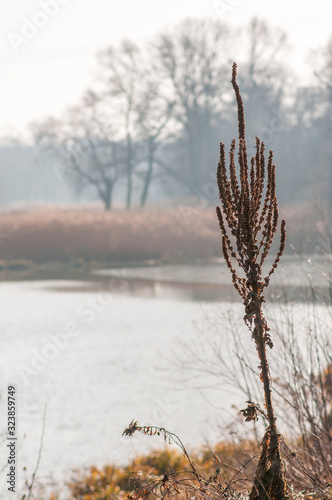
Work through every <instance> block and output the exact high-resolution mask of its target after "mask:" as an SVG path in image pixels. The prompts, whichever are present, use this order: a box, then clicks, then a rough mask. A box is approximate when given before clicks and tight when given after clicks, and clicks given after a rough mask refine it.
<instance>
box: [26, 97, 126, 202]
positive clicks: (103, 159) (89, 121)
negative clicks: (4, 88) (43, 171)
mask: <svg viewBox="0 0 332 500" xmlns="http://www.w3.org/2000/svg"><path fill="white" fill-rule="evenodd" d="M111 128H112V127H111V124H110V123H107V126H105V125H104V121H103V119H102V115H101V111H100V109H99V102H98V99H97V97H96V95H95V94H93V93H92V92H89V93H87V94H86V96H85V97H84V99H83V101H82V104H81V105H79V106H77V107H73V108H71V109H69V110H68V111H67V113H66V115H65V116H64V118H63V119H61V120H56V119H48V120H46V121H45V122H42V123H37V124H34V125H33V131H34V135H35V139H36V142H37V144H38V145H39V147H40V149H41V150H42V151H43V152H44V153H46V154H47V155H48V156H49V157H51V159H52V160H54V163H53V166H54V168H55V169H56V170H57V173H58V174H59V175H60V176H61V177H64V176H67V177H68V180H69V181H71V182H72V183H73V184H74V185H75V186H76V187H77V188H78V189H81V188H84V187H86V186H93V187H94V188H95V190H96V192H97V195H98V197H99V198H100V199H101V200H102V201H103V203H104V206H105V209H106V210H109V209H110V208H111V206H112V195H113V190H114V186H115V184H116V183H117V181H118V180H119V177H120V173H121V171H122V166H123V158H122V156H123V152H122V149H123V148H122V145H121V144H119V143H118V142H117V141H116V140H114V139H113V138H112V131H111Z"/></svg>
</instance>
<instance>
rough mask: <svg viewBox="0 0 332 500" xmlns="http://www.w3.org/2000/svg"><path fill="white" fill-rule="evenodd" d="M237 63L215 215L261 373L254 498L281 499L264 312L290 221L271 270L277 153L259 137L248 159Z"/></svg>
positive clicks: (281, 480) (282, 485) (281, 474)
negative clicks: (261, 429) (264, 424)
mask: <svg viewBox="0 0 332 500" xmlns="http://www.w3.org/2000/svg"><path fill="white" fill-rule="evenodd" d="M236 74H237V66H236V64H235V63H234V64H233V70H232V85H233V89H234V92H235V96H236V101H237V108H238V128H239V145H238V159H239V176H238V174H237V172H236V166H235V148H236V143H235V139H234V140H233V141H232V143H231V149H230V163H229V173H228V172H227V169H226V160H225V147H224V144H222V143H221V144H220V161H219V164H218V171H217V181H218V187H219V196H220V200H221V205H222V210H221V209H220V207H217V216H218V220H219V226H220V230H221V233H222V251H223V255H224V258H225V261H226V263H227V266H228V267H229V269H230V271H231V274H232V281H233V286H234V288H235V289H236V290H237V291H238V293H239V294H240V296H241V297H242V300H243V303H244V306H245V316H244V321H245V323H246V324H247V326H248V328H249V330H250V331H251V333H252V337H253V339H254V341H255V345H256V349H257V352H258V356H259V360H260V366H259V369H260V377H261V380H262V383H263V386H264V395H265V407H266V413H267V418H268V423H269V426H268V428H267V429H266V431H265V435H264V439H263V443H262V452H261V457H260V460H259V463H258V466H257V469H256V472H255V477H254V484H253V488H252V491H251V494H250V500H257V499H259V500H263V499H264V500H265V499H266V500H267V499H269V500H271V499H272V500H281V499H285V498H287V493H286V481H285V476H284V467H283V463H282V461H281V457H280V435H279V434H278V432H277V426H276V418H275V415H274V409H273V404H272V397H271V377H270V372H269V364H268V360H267V353H266V346H269V347H270V348H272V346H273V343H272V339H271V336H270V333H269V328H268V325H267V322H266V319H265V317H264V314H263V311H262V304H263V302H264V301H265V299H264V294H263V292H264V289H265V288H267V287H268V285H269V281H270V277H271V275H272V273H273V272H274V271H275V269H276V267H277V265H278V263H279V261H280V258H281V256H282V254H283V251H284V248H285V242H286V224H285V221H284V220H283V221H282V222H281V237H280V245H279V251H278V253H277V256H276V258H275V260H274V263H273V264H272V266H271V268H270V271H269V272H268V273H267V275H266V276H265V277H264V276H263V263H264V261H265V259H266V257H267V256H268V253H269V251H270V248H271V244H272V240H273V238H274V235H275V233H276V231H277V228H278V215H279V212H278V201H277V196H276V177H275V170H276V167H275V165H274V163H273V152H272V151H270V152H269V156H268V160H267V167H266V165H265V147H264V143H263V142H261V141H260V139H259V138H258V137H256V153H255V156H253V157H252V158H251V160H250V165H249V161H248V156H247V146H246V139H245V120H244V107H243V101H242V98H241V94H240V89H239V86H238V84H237V81H236Z"/></svg>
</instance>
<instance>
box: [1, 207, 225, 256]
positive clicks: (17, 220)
mask: <svg viewBox="0 0 332 500" xmlns="http://www.w3.org/2000/svg"><path fill="white" fill-rule="evenodd" d="M193 217H195V224H193V223H192V218H193ZM0 228H1V233H2V235H4V234H5V235H6V236H2V239H1V245H0V256H1V259H3V260H13V259H27V260H31V261H33V262H35V263H42V262H50V261H60V262H67V261H69V260H70V259H73V258H75V259H83V260H85V261H91V260H97V261H101V262H114V261H137V260H149V259H158V260H159V259H164V260H174V259H179V258H188V259H190V258H200V257H201V258H206V257H211V256H217V255H219V253H220V250H219V242H218V237H217V236H218V226H217V224H216V221H215V214H214V210H213V209H206V210H194V209H192V211H190V210H189V209H188V210H187V209H185V210H184V209H181V208H178V209H156V210H154V209H149V210H136V211H125V210H123V211H114V212H105V211H102V210H96V209H95V210H93V209H78V208H54V207H52V208H44V209H39V210H36V211H32V212H8V213H2V214H1V215H0Z"/></svg>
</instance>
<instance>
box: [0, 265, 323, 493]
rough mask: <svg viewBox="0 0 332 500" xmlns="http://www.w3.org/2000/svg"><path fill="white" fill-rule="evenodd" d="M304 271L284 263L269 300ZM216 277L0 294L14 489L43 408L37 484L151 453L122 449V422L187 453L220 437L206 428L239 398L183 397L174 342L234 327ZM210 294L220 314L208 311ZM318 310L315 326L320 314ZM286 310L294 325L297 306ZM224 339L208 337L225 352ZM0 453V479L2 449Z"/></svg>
mask: <svg viewBox="0 0 332 500" xmlns="http://www.w3.org/2000/svg"><path fill="white" fill-rule="evenodd" d="M308 265H309V267H310V264H308V263H307V264H304V263H303V262H301V263H300V264H299V263H294V261H292V262H290V261H288V262H285V265H284V267H283V268H281V269H280V273H279V276H278V279H279V281H277V278H276V281H275V287H276V289H278V290H279V292H280V289H281V288H280V287H281V283H282V284H283V285H284V286H286V287H287V286H289V287H291V286H293V285H296V287H297V289H298V290H299V289H302V288H303V286H304V285H305V279H304V270H305V272H306V273H307V271H308V269H306V267H305V266H308ZM296 266H297V267H296ZM329 266H330V263H329V262H327V263H326V262H324V263H323V264H322V262H320V263H319V269H320V271H319V273H318V272H317V271H316V272H312V281H314V284H315V285H317V280H318V285H319V286H322V284H323V282H324V279H326V276H327V275H328V273H329V269H330V268H329ZM322 269H323V270H324V272H325V277H323V278H322V277H321V270H322ZM278 272H279V271H278ZM291 273H293V275H294V276H295V275H296V276H297V279H298V281H296V282H295V281H294V277H293V278H292V277H291ZM224 276H226V273H225V268H224V266H223V265H222V264H220V265H214V266H208V267H207V266H196V267H192V266H189V267H188V266H181V267H180V266H176V267H175V266H171V267H168V268H167V267H166V268H165V267H164V268H152V267H148V268H136V269H124V270H114V271H113V272H112V273H110V272H109V271H108V272H105V273H99V274H98V276H96V277H95V279H93V280H91V281H77V282H75V281H43V282H41V281H39V282H16V283H13V282H12V283H1V284H0V303H1V306H2V307H1V320H0V321H1V340H2V342H1V366H0V380H1V387H0V390H1V393H2V398H1V400H0V406H1V413H0V414H1V423H0V430H1V435H2V436H3V435H4V432H5V425H6V397H7V395H6V387H7V386H8V385H9V384H11V385H15V387H16V389H17V411H18V436H19V441H18V442H19V451H18V461H19V466H18V468H19V484H20V485H21V486H22V483H23V482H24V479H25V475H24V474H25V473H24V472H23V467H26V469H27V470H26V474H27V477H28V479H30V477H31V475H32V472H33V470H34V467H35V465H36V461H37V457H38V450H39V447H40V442H41V434H42V428H43V414H44V409H45V407H46V417H45V432H44V440H43V448H42V454H41V460H40V466H39V470H38V479H39V480H40V481H42V482H44V483H45V484H50V482H51V481H52V478H53V479H54V478H55V479H59V478H61V479H63V478H66V479H69V478H70V475H71V470H72V469H73V468H75V467H76V468H78V467H84V466H89V465H92V464H93V465H102V464H105V463H107V462H115V463H118V464H125V463H126V462H128V461H129V460H130V459H131V458H132V457H133V456H134V455H135V453H136V452H142V451H145V450H147V449H148V448H149V446H150V445H151V444H153V445H155V446H158V445H159V446H162V442H161V441H160V442H159V441H158V440H156V439H153V440H151V438H145V437H142V438H135V439H133V440H130V439H128V438H123V437H122V436H121V434H122V432H123V430H124V428H125V427H126V426H127V425H128V424H129V422H130V421H131V420H132V419H133V418H135V419H137V420H138V421H139V422H140V423H142V424H154V425H158V426H165V427H166V428H167V429H169V430H170V431H172V432H175V433H177V434H178V435H179V436H180V437H181V439H182V440H183V441H184V443H185V444H186V445H187V446H188V447H189V448H191V447H195V446H198V445H199V444H201V443H203V442H205V441H210V442H214V441H217V440H218V438H220V431H219V430H218V428H217V427H216V425H215V422H216V421H218V419H220V417H221V416H223V415H227V414H231V413H232V412H235V413H236V410H232V408H231V407H232V405H234V404H235V405H237V406H238V408H239V407H240V406H239V405H242V404H243V395H240V394H239V393H237V392H236V391H234V390H232V389H230V388H225V390H224V391H223V393H222V394H218V396H216V394H215V392H214V391H212V389H211V390H210V391H209V390H208V391H205V392H204V393H202V392H201V390H199V389H194V387H195V386H197V383H196V382H197V381H188V380H187V381H183V377H182V374H181V369H180V368H179V367H180V366H181V363H182V356H184V352H183V350H182V348H181V347H180V345H179V342H183V343H185V344H187V345H189V346H190V345H194V344H195V342H196V339H197V331H198V330H204V329H206V328H209V321H210V319H212V320H213V318H216V317H219V318H220V317H221V318H223V317H224V318H225V320H224V323H225V325H226V323H227V317H228V316H227V315H228V311H229V310H230V309H232V311H233V314H234V317H235V321H236V322H237V324H241V318H242V316H243V311H242V306H241V304H240V303H238V302H236V303H234V302H232V301H231V300H230V293H231V292H230V289H229V287H228V285H227V284H226V278H225V279H224V278H223V277H224ZM276 276H277V275H276ZM282 277H283V278H282ZM228 279H229V277H228ZM280 280H281V281H280ZM287 280H288V281H287ZM223 286H225V287H226V288H224V289H223V288H222V287H223ZM218 287H221V289H223V296H222V299H223V301H222V302H221V303H220V302H216V298H218ZM278 287H279V288H278ZM219 291H220V290H219ZM227 298H228V300H227ZM270 307H272V308H274V307H277V306H270ZM318 307H320V308H321V314H322V315H324V314H325V313H324V311H326V309H327V308H326V306H324V305H320V306H318ZM296 308H297V309H296V310H297V314H302V313H301V311H304V312H303V314H304V315H305V314H306V313H305V307H302V304H301V302H299V300H298V297H297V305H296ZM225 332H226V330H225ZM225 332H224V330H223V328H221V329H220V338H221V340H222V341H224V342H225V343H226V338H227V336H226V333H225ZM249 337H250V336H248V337H247V341H248V344H250V338H249ZM223 339H224V340H223ZM225 348H226V347H225ZM183 359H184V358H183ZM180 379H181V380H180ZM198 385H200V384H198ZM201 385H204V377H203V376H202V384H201ZM209 401H210V402H212V404H210V402H209ZM0 449H1V450H2V451H1V464H0V469H1V468H2V464H5V461H6V454H7V451H6V447H5V443H4V442H2V445H1V448H0ZM5 472H6V471H4V470H2V472H1V474H2V476H1V484H2V485H4V473H5ZM0 493H1V490H0ZM0 498H5V499H6V498H7V497H6V491H5V490H3V492H2V497H0ZM18 498H19V496H18Z"/></svg>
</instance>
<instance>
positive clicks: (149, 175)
mask: <svg viewBox="0 0 332 500" xmlns="http://www.w3.org/2000/svg"><path fill="white" fill-rule="evenodd" d="M153 156H154V147H153V143H152V141H149V160H148V171H147V174H146V177H145V182H144V186H143V191H142V195H141V207H144V206H145V203H146V200H147V197H148V192H149V187H150V183H151V179H152V171H153V160H154V158H153Z"/></svg>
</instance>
